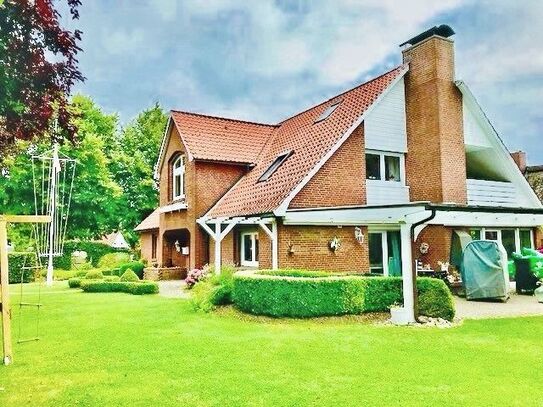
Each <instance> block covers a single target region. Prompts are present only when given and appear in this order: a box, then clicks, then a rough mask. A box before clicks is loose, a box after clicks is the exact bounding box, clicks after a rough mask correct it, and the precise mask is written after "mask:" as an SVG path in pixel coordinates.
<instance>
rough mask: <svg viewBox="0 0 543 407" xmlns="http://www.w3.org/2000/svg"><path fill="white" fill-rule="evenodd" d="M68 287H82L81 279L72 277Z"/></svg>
mask: <svg viewBox="0 0 543 407" xmlns="http://www.w3.org/2000/svg"><path fill="white" fill-rule="evenodd" d="M68 287H70V288H79V287H81V278H80V277H72V278H70V279H69V280H68Z"/></svg>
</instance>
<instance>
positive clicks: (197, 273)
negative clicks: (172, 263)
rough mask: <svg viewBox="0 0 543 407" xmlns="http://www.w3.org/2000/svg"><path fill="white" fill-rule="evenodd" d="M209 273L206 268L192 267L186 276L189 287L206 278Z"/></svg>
mask: <svg viewBox="0 0 543 407" xmlns="http://www.w3.org/2000/svg"><path fill="white" fill-rule="evenodd" d="M207 275H208V273H207V271H206V270H204V269H192V270H189V271H188V272H187V277H186V278H185V283H186V284H187V288H189V289H191V288H192V287H194V285H195V284H196V283H197V282H198V281H201V280H203V279H204V278H206V276H207Z"/></svg>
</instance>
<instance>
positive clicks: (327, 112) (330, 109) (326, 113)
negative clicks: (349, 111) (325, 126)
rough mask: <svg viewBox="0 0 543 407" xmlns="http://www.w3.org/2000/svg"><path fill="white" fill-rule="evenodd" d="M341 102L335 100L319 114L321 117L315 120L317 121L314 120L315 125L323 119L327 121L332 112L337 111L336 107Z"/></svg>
mask: <svg viewBox="0 0 543 407" xmlns="http://www.w3.org/2000/svg"><path fill="white" fill-rule="evenodd" d="M341 102H342V100H337V101H335V102H333V103H332V104H331V105H330V106H328V107H327V108H326V109H325V110H324V112H322V113H321V115H320V116H319V117H318V118H317V120H315V123H318V122H320V121H323V120H325V119H327V118H328V117H329V116H330V115H331V114H332V113H334V110H336V109H337V107H338V106H339V104H340V103H341Z"/></svg>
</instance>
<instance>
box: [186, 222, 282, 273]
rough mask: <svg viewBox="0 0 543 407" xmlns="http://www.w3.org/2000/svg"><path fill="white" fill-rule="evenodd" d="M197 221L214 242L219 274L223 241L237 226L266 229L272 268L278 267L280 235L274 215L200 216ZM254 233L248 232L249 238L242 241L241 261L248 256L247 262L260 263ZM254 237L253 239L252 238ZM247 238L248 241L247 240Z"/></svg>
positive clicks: (216, 271)
mask: <svg viewBox="0 0 543 407" xmlns="http://www.w3.org/2000/svg"><path fill="white" fill-rule="evenodd" d="M197 223H198V224H199V225H200V226H201V227H202V229H204V230H205V231H206V233H207V234H208V235H209V237H210V238H211V239H212V241H213V243H214V248H213V252H214V262H213V263H214V265H215V273H217V274H219V273H220V271H221V264H222V243H223V241H224V239H225V237H226V236H227V235H228V234H229V233H231V232H232V231H233V229H234V228H235V227H236V226H253V227H256V228H258V229H259V230H262V231H264V233H265V234H266V236H267V237H268V238H269V240H270V242H271V268H272V269H273V270H276V269H277V268H278V264H279V260H278V258H279V257H278V252H279V250H278V235H277V222H276V220H275V218H273V217H257V216H252V217H232V218H225V217H223V218H205V217H203V218H200V219H198V220H197ZM251 235H252V234H247V237H248V238H247V239H244V241H242V242H241V245H242V246H241V257H242V258H241V259H240V260H241V262H242V263H243V261H244V258H243V257H245V256H246V257H247V259H246V260H247V264H246V265H249V266H250V265H251V264H258V262H257V261H256V262H255V259H257V258H258V254H257V252H258V239H256V240H255V238H254V237H252V236H251ZM251 237H252V239H251ZM245 240H246V241H245Z"/></svg>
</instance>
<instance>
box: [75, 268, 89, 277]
mask: <svg viewBox="0 0 543 407" xmlns="http://www.w3.org/2000/svg"><path fill="white" fill-rule="evenodd" d="M87 273H88V271H86V270H76V272H75V273H74V274H75V277H85V276H86V275H87Z"/></svg>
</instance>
